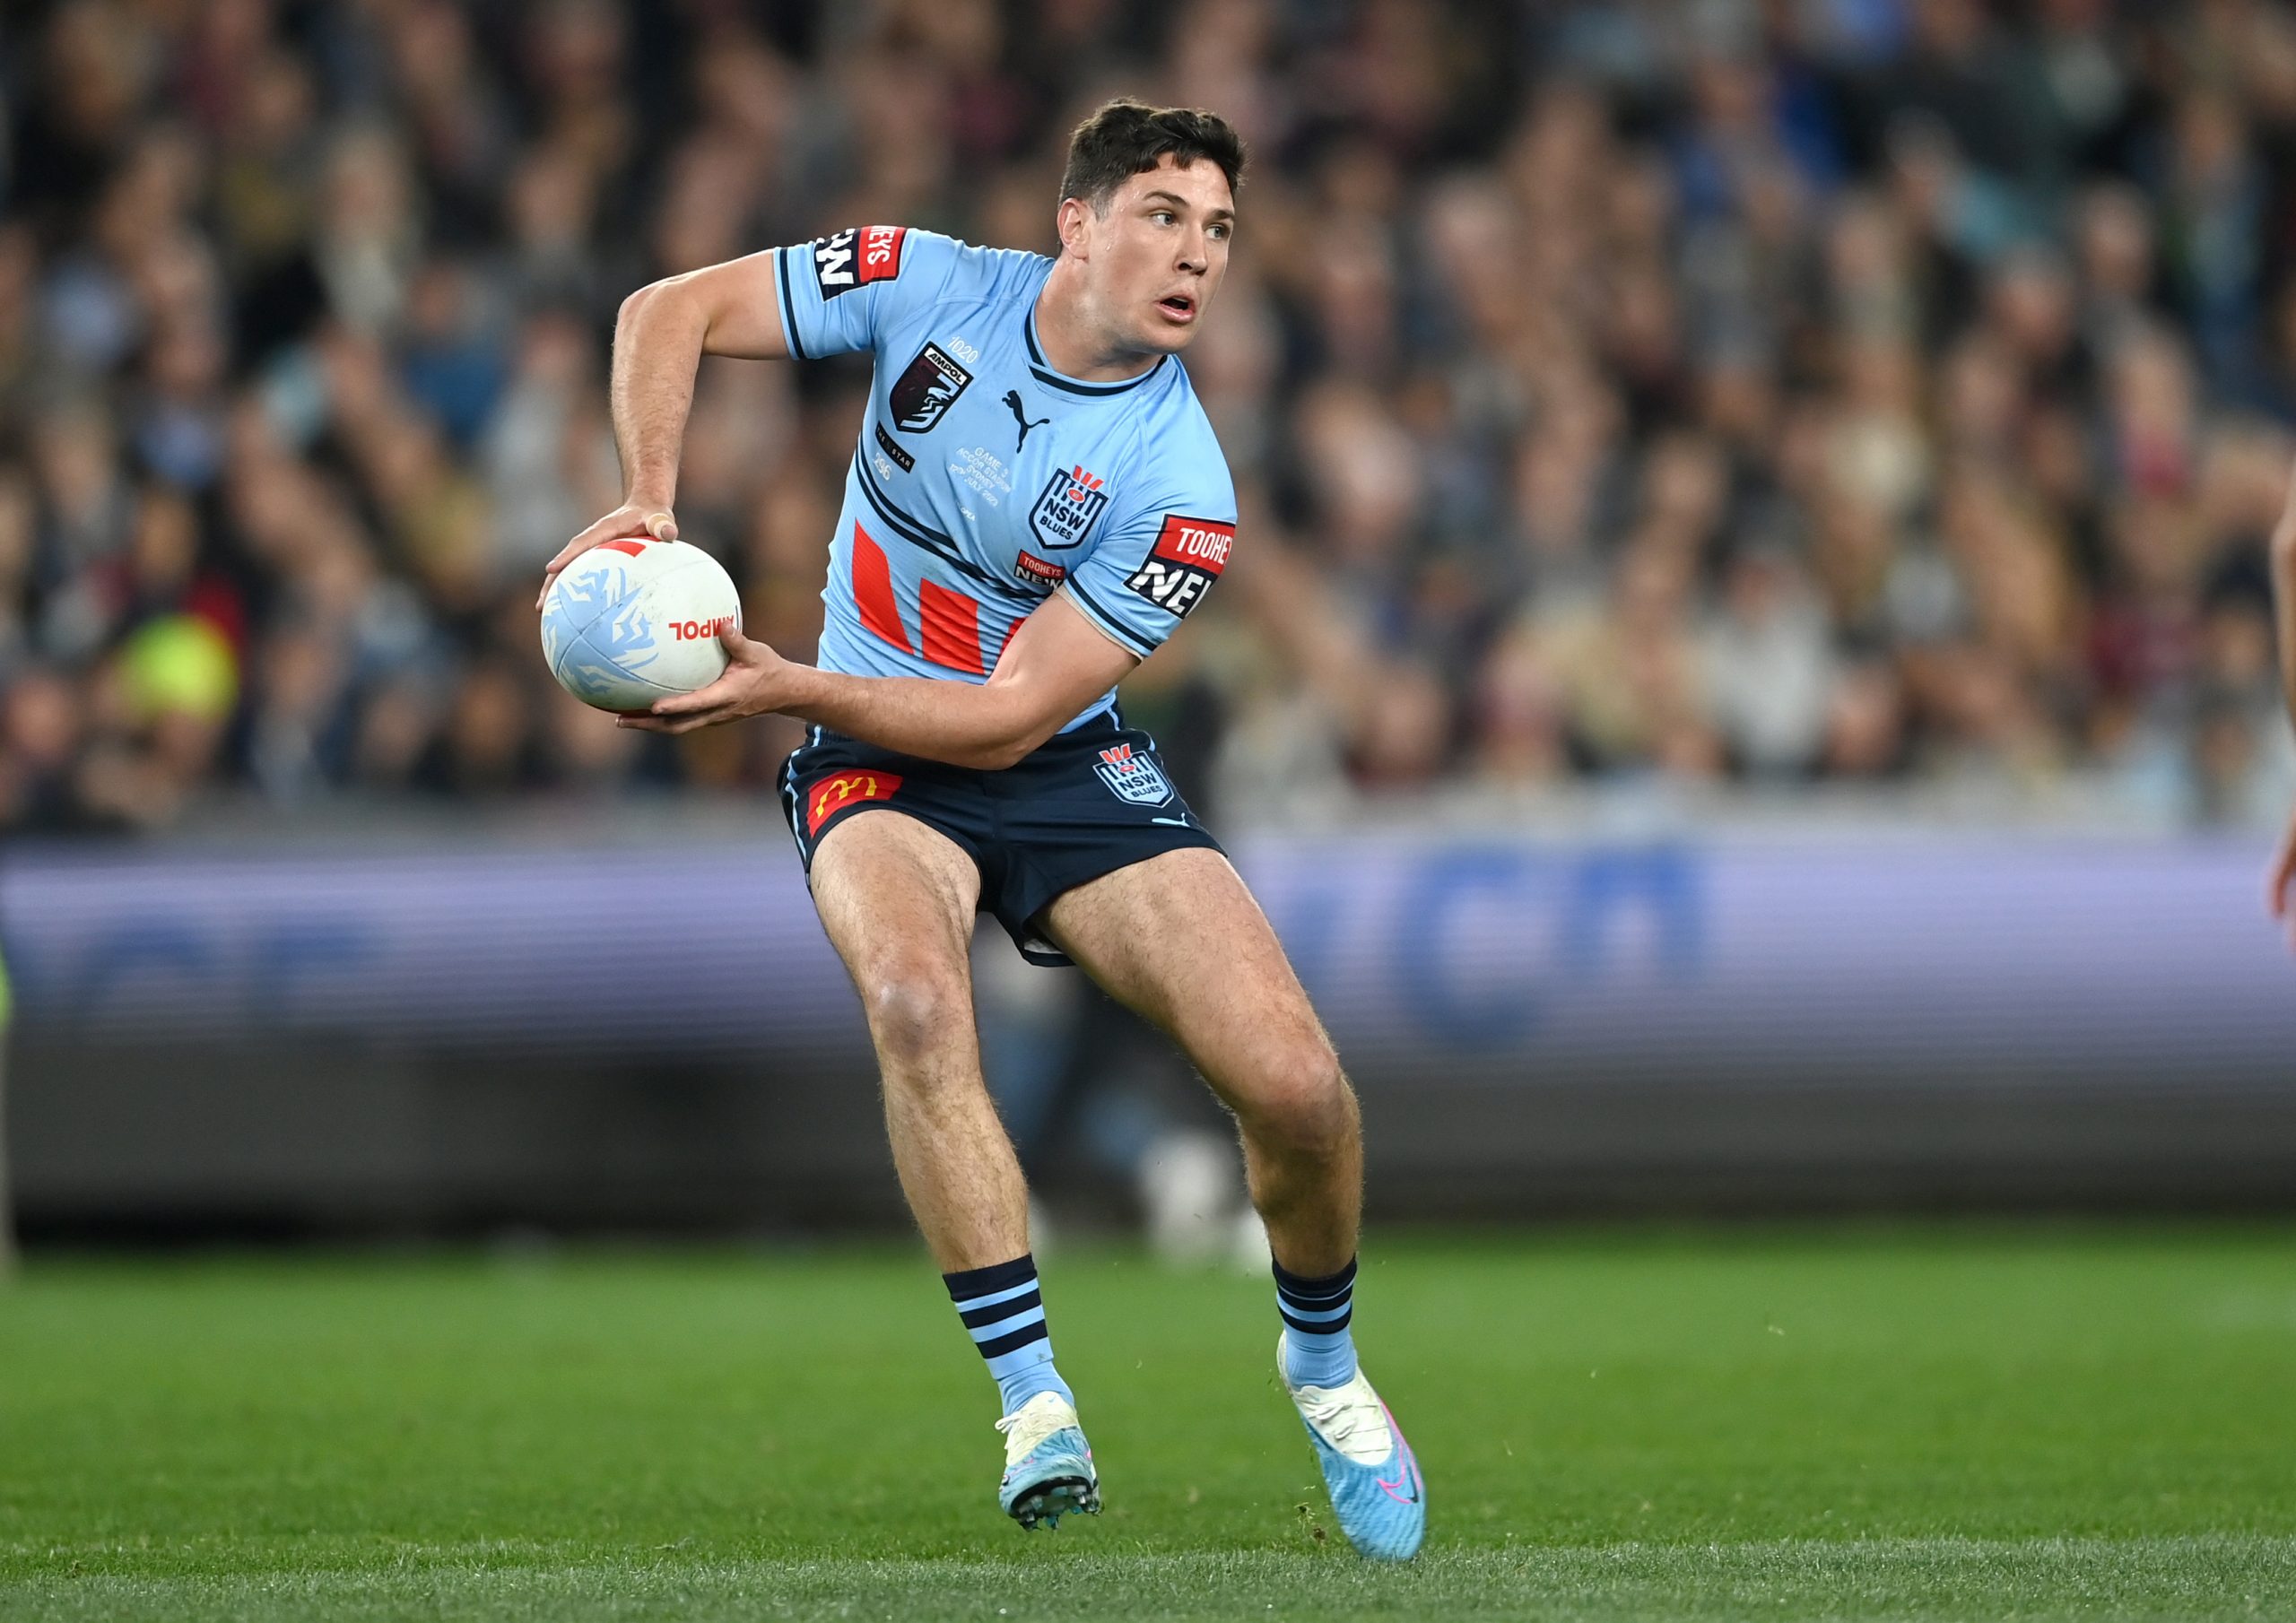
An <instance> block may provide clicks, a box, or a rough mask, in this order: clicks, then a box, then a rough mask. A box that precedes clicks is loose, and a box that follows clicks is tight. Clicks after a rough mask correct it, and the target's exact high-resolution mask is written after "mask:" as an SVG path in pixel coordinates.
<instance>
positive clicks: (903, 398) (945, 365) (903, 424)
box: [886, 343, 972, 434]
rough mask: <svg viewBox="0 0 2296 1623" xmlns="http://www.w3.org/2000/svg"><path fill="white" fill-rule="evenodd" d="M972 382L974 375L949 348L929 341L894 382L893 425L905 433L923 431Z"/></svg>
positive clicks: (933, 422) (937, 418)
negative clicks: (952, 354)
mask: <svg viewBox="0 0 2296 1623" xmlns="http://www.w3.org/2000/svg"><path fill="white" fill-rule="evenodd" d="M971 382H972V374H971V373H970V372H968V371H966V370H965V369H964V368H962V367H961V366H959V365H958V364H957V363H956V361H955V360H954V359H953V358H952V356H951V355H950V354H949V352H948V351H946V350H944V349H943V348H942V347H941V346H940V345H939V344H937V343H928V344H926V346H925V347H924V348H923V349H921V350H919V351H918V352H917V359H916V360H912V361H910V362H909V366H908V369H906V370H904V371H903V372H902V373H901V375H900V378H899V379H898V380H897V381H896V382H895V383H894V384H893V392H892V395H891V397H890V398H889V399H888V401H887V403H886V404H889V405H891V407H892V412H893V427H895V428H897V429H899V430H901V431H902V432H904V433H909V434H922V433H924V432H925V431H926V430H928V429H930V428H931V427H932V426H933V425H934V424H935V423H936V422H938V421H941V419H942V418H943V417H944V416H946V415H947V414H948V410H949V408H950V407H951V406H952V405H954V404H957V396H958V395H961V394H963V393H964V392H965V386H967V385H968V384H970V383H971Z"/></svg>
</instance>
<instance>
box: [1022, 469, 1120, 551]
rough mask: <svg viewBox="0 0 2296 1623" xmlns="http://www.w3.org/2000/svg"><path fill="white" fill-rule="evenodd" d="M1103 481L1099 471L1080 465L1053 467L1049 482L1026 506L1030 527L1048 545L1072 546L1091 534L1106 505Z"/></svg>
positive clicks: (1106, 494) (1106, 493) (1107, 494)
mask: <svg viewBox="0 0 2296 1623" xmlns="http://www.w3.org/2000/svg"><path fill="white" fill-rule="evenodd" d="M1103 483H1104V482H1103V481H1102V480H1101V478H1100V475H1099V474H1097V473H1086V472H1084V470H1083V467H1082V466H1081V465H1079V466H1076V467H1074V468H1070V469H1068V470H1067V471H1065V472H1062V471H1059V470H1057V469H1056V470H1055V471H1054V473H1053V475H1052V482H1051V483H1049V484H1048V485H1046V486H1045V488H1044V494H1043V495H1041V496H1039V497H1038V498H1037V505H1036V506H1034V507H1033V508H1030V509H1029V528H1031V530H1034V531H1035V532H1036V534H1037V539H1038V540H1039V541H1040V542H1044V544H1045V545H1046V546H1048V547H1055V548H1057V547H1073V546H1075V545H1076V544H1078V543H1079V542H1082V541H1083V539H1084V537H1085V536H1086V535H1088V534H1091V529H1092V525H1093V523H1094V521H1095V520H1097V519H1098V518H1099V517H1100V513H1101V511H1102V509H1104V508H1107V506H1108V505H1109V493H1108V491H1107V490H1104V489H1103V488H1102V485H1103Z"/></svg>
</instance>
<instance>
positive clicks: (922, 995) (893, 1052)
mask: <svg viewBox="0 0 2296 1623" xmlns="http://www.w3.org/2000/svg"><path fill="white" fill-rule="evenodd" d="M863 985H864V990H863V994H862V1001H863V1002H864V1003H865V1006H866V1008H867V1011H868V1016H869V1031H870V1035H871V1036H873V1037H874V1038H875V1039H876V1044H877V1054H878V1056H879V1057H880V1058H881V1059H882V1060H883V1062H884V1063H885V1067H886V1070H887V1071H888V1072H908V1071H912V1070H917V1069H920V1068H923V1067H924V1066H925V1065H926V1062H927V1061H929V1060H930V1059H931V1058H932V1057H933V1055H935V1053H936V1052H938V1051H939V1050H940V1049H941V1048H943V1047H944V1046H947V1045H948V1044H949V1043H950V1042H952V1041H953V1040H957V1039H959V1038H960V1037H961V1036H962V1034H963V1032H964V1020H965V1018H966V1016H967V1015H968V1014H969V1013H970V1005H969V1001H968V999H967V997H966V994H965V989H964V985H963V983H962V982H961V980H960V979H958V977H956V976H953V975H951V974H949V973H948V972H947V971H946V970H944V969H942V968H936V967H932V966H926V965H920V964H917V963H914V962H909V963H899V962H897V963H892V964H887V965H883V966H882V967H879V968H875V969H874V970H873V971H872V972H871V973H870V974H869V975H868V976H867V977H866V978H865V981H864V983H863Z"/></svg>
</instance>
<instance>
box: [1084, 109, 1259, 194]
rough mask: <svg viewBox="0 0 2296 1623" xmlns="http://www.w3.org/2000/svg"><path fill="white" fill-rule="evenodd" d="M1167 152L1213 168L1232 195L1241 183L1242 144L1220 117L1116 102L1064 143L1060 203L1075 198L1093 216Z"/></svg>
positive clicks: (1184, 162) (1179, 159)
mask: <svg viewBox="0 0 2296 1623" xmlns="http://www.w3.org/2000/svg"><path fill="white" fill-rule="evenodd" d="M1167 152H1170V154H1171V155H1172V158H1173V161H1176V162H1178V163H1179V164H1181V165H1183V166H1185V165H1187V164H1191V163H1194V162H1195V161H1196V160H1197V159H1199V158H1204V159H1208V160H1210V161H1212V162H1213V163H1216V164H1218V165H1219V166H1220V172H1221V173H1222V174H1223V175H1225V176H1226V177H1227V178H1228V189H1229V190H1230V191H1231V192H1233V191H1235V190H1236V189H1237V188H1238V187H1241V186H1242V185H1243V183H1244V138H1243V137H1242V136H1241V135H1238V134H1236V126H1234V125H1232V124H1230V123H1229V122H1228V121H1227V120H1226V119H1225V118H1222V117H1221V116H1220V115H1219V114H1217V113H1207V112H1205V110H1204V109H1203V108H1194V107H1151V106H1149V105H1148V104H1147V103H1146V102H1144V101H1135V100H1133V99H1132V98H1131V97H1129V96H1118V98H1117V99H1116V100H1113V101H1110V102H1107V103H1104V104H1103V105H1102V106H1100V108H1097V109H1095V110H1094V112H1093V114H1092V116H1091V117H1089V118H1087V119H1085V120H1084V122H1083V123H1082V124H1080V125H1078V126H1076V133H1075V134H1074V135H1071V136H1070V137H1069V138H1068V168H1067V169H1066V170H1065V171H1064V172H1063V173H1062V175H1061V177H1060V201H1061V202H1063V203H1065V202H1067V201H1068V200H1069V199H1070V198H1071V197H1078V198H1082V199H1083V201H1084V202H1086V203H1089V204H1091V205H1092V208H1093V210H1094V211H1095V212H1098V211H1100V210H1102V209H1105V208H1107V207H1108V205H1109V198H1110V197H1112V196H1114V195H1116V189H1117V187H1120V186H1122V185H1123V184H1124V183H1125V182H1126V180H1129V179H1130V178H1132V177H1133V176H1135V175H1138V174H1143V173H1144V172H1146V171H1147V170H1149V169H1154V168H1155V167H1156V162H1157V161H1158V160H1159V159H1161V158H1162V157H1163V156H1164V154H1165V153H1167Z"/></svg>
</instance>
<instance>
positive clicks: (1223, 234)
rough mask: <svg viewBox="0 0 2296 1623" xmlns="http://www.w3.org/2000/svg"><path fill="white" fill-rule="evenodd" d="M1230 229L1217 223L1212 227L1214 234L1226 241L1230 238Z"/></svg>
mask: <svg viewBox="0 0 2296 1623" xmlns="http://www.w3.org/2000/svg"><path fill="white" fill-rule="evenodd" d="M1228 229H1229V228H1228V227H1226V226H1224V225H1215V226H1213V228H1212V235H1213V236H1214V237H1216V238H1218V239H1220V240H1221V241H1222V242H1225V241H1227V240H1228Z"/></svg>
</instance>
